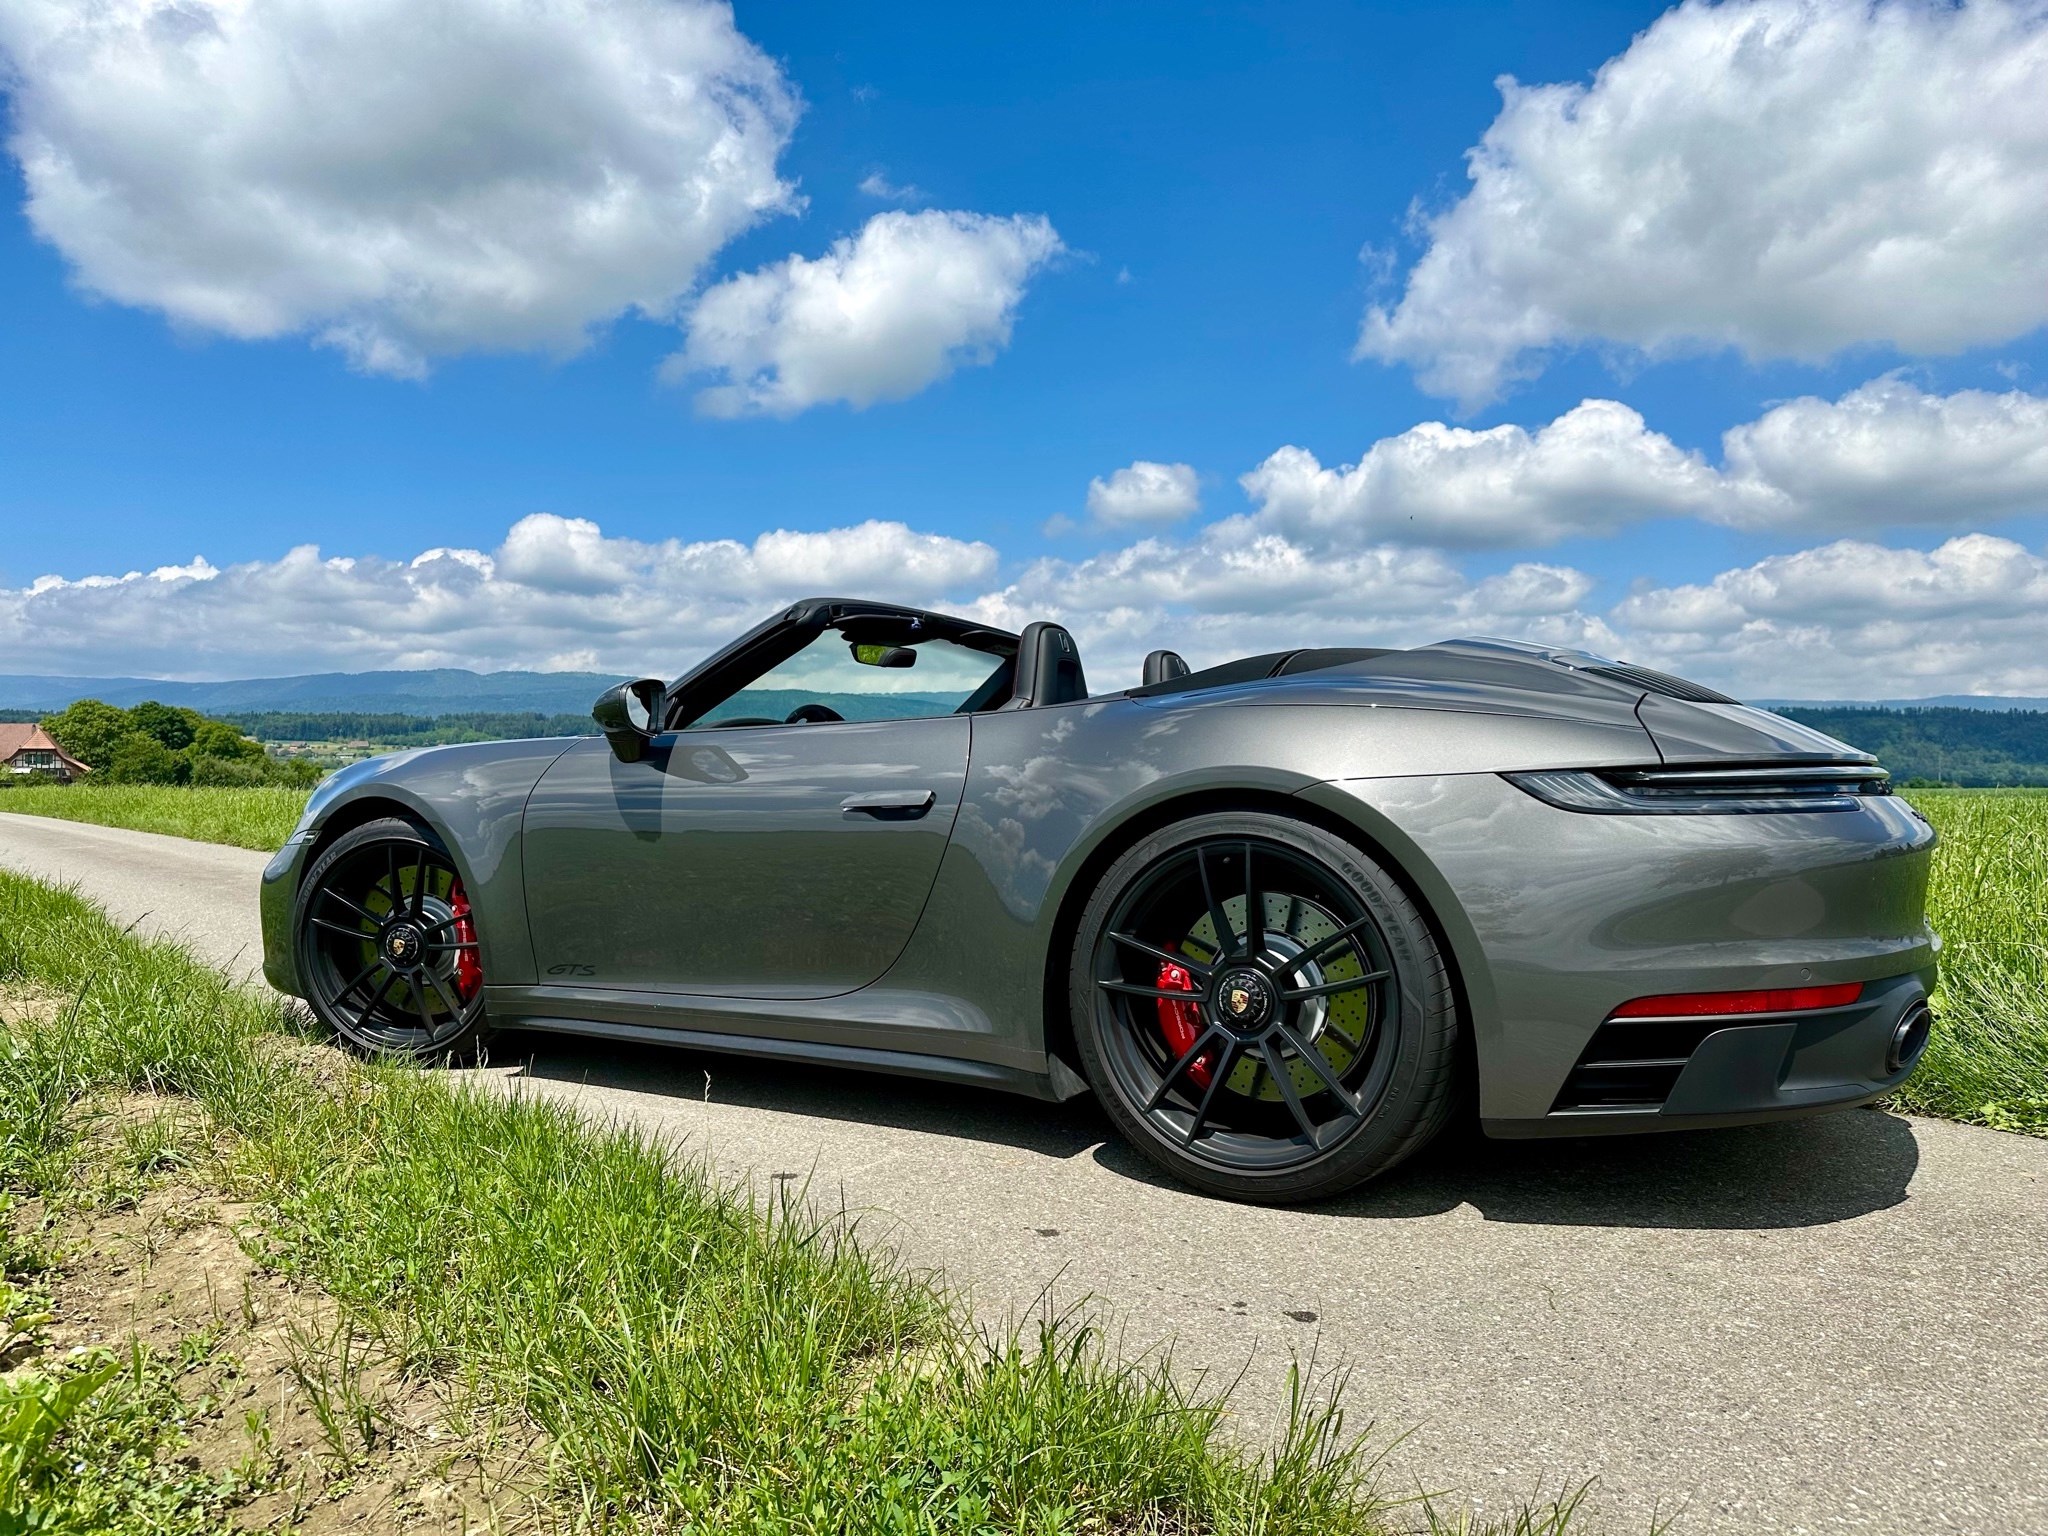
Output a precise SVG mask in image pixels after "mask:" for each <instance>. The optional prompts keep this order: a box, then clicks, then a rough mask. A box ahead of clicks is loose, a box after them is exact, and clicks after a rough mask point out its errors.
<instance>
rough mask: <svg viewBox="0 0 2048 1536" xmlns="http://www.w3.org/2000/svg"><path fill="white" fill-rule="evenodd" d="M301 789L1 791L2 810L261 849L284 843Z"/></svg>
mask: <svg viewBox="0 0 2048 1536" xmlns="http://www.w3.org/2000/svg"><path fill="white" fill-rule="evenodd" d="M309 793H310V791H308V790H304V789H283V788H277V787H268V788H262V789H188V788H186V787H184V786H182V785H175V784H110V785H105V786H101V785H97V784H93V785H87V784H23V785H18V786H16V787H14V788H12V789H5V790H0V811H20V812H22V813H24V814H25V815H30V816H57V817H61V818H63V819H64V820H66V821H90V822H95V823H97V824H98V825H100V826H103V827H133V828H135V829H136V830H137V831H139V832H164V833H168V834H169V835H170V836H172V837H189V838H192V839H194V840H195V841H198V842H202V843H227V844H229V845H230V846H232V847H236V848H256V849H260V850H262V851H263V852H265V853H268V852H270V851H271V850H272V849H275V848H278V847H280V846H282V845H283V843H284V840H285V839H286V838H287V837H290V836H291V833H292V828H293V827H294V826H296V825H298V820H299V813H300V812H302V811H303V810H305V808H306V796H307V795H308V794H309Z"/></svg>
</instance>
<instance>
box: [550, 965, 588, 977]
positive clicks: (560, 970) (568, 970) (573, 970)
mask: <svg viewBox="0 0 2048 1536" xmlns="http://www.w3.org/2000/svg"><path fill="white" fill-rule="evenodd" d="M548 974H549V975H550V976H595V975H596V974H597V967H596V966H594V965H551V966H549V967H548Z"/></svg>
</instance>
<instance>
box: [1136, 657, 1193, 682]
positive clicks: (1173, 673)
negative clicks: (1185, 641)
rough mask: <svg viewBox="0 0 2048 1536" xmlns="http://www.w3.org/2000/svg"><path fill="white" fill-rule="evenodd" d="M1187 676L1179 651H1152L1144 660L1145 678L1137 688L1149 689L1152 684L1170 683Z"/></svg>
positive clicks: (1186, 669) (1185, 666)
mask: <svg viewBox="0 0 2048 1536" xmlns="http://www.w3.org/2000/svg"><path fill="white" fill-rule="evenodd" d="M1187 675H1188V664H1187V663H1186V662H1185V661H1182V660H1181V657H1180V652H1179V651H1154V652H1153V653H1152V654H1151V655H1150V656H1147V657H1146V658H1145V677H1144V681H1143V682H1141V683H1140V684H1139V686H1140V687H1141V688H1149V687H1151V686H1152V685H1153V684H1154V683H1170V682H1172V681H1173V680H1174V679H1175V678H1176V677H1186V676H1187Z"/></svg>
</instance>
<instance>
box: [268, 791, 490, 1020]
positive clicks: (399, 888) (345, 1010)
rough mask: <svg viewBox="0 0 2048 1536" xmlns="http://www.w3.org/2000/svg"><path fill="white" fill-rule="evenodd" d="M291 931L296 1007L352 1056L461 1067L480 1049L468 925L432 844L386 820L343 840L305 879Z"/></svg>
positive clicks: (479, 980) (450, 869) (444, 855)
mask: <svg viewBox="0 0 2048 1536" xmlns="http://www.w3.org/2000/svg"><path fill="white" fill-rule="evenodd" d="M295 925H296V932H297V935H298V962H299V980H300V983H301V985H302V986H303V988H304V991H305V995H306V1001H307V1002H308V1003H309V1004H310V1005H311V1006H312V1009H313V1012H314V1013H315V1014H317V1015H318V1016H319V1018H320V1021H321V1022H322V1023H323V1024H326V1025H327V1026H328V1027H329V1028H331V1029H332V1030H334V1032H335V1033H336V1034H337V1035H339V1036H340V1037H341V1038H342V1039H343V1040H344V1041H346V1042H347V1043H348V1044H350V1045H352V1046H354V1047H355V1048H356V1049H358V1050H360V1051H364V1052H367V1053H370V1054H374V1055H385V1056H413V1057H439V1056H449V1055H463V1054H467V1053H468V1052H469V1051H470V1050H471V1049H472V1048H473V1047H474V1046H475V1045H476V1043H477V1041H478V1040H479V1039H480V1038H481V1036H482V1033H483V1030H484V1023H485V1020H484V988H483V967H482V964H481V959H480V951H479V947H478V943H477V933H476V919H475V916H474V914H473V913H472V912H471V910H470V905H469V893H468V892H467V891H466V890H465V889H464V888H463V884H462V875H461V873H460V871H458V870H457V869H456V867H455V862H454V860H452V859H450V858H449V857H448V852H447V850H446V849H445V848H444V847H443V846H442V845H441V843H440V840H439V839H437V838H436V837H434V836H433V834H431V833H429V832H427V831H425V830H423V829H422V828H420V827H417V826H415V825H414V824H413V823H411V822H409V821H402V820H399V819H397V818H395V817H394V818H389V819H386V820H382V821H373V822H368V823H366V824H364V825H363V826H360V827H355V828H352V829H351V830H349V831H347V832H345V833H343V834H342V835H341V836H340V837H338V838H336V839H335V840H334V843H333V845H332V846H331V847H329V848H327V849H326V850H325V851H323V852H322V853H321V854H320V856H319V857H318V858H317V859H315V860H314V861H313V865H312V867H311V868H310V869H308V870H307V871H306V878H305V879H304V881H302V882H301V884H300V887H299V899H298V906H297V911H296V916H295Z"/></svg>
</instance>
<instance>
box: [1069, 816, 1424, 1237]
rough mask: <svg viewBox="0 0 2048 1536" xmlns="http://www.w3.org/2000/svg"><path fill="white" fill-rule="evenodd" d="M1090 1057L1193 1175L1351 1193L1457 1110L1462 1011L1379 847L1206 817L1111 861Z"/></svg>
mask: <svg viewBox="0 0 2048 1536" xmlns="http://www.w3.org/2000/svg"><path fill="white" fill-rule="evenodd" d="M1070 1001H1071V1005H1072V1008H1073V1018H1074V1034H1075V1041H1076V1045H1077V1046H1078V1048H1079V1051H1080V1056H1081V1061H1082V1065H1083V1069H1084V1070H1085V1071H1086V1073H1087V1075H1088V1079H1089V1082H1090V1084H1091V1085H1092V1086H1093V1087H1094V1089H1095V1091H1096V1093H1097V1094H1098V1096H1100V1098H1101V1099H1102V1101H1103V1103H1104V1104H1105V1105H1106V1106H1107V1108H1108V1110H1109V1113H1110V1116H1111V1118H1112V1119H1114V1120H1115V1122H1116V1123H1117V1126H1118V1127H1119V1129H1121V1130H1122V1131H1123V1133H1124V1135H1125V1136H1127V1137H1128V1138H1129V1139H1130V1141H1131V1142H1132V1143H1133V1145H1135V1146H1136V1147H1137V1148H1138V1149H1139V1150H1140V1151H1141V1152H1143V1153H1144V1154H1145V1156H1147V1157H1148V1158H1150V1159H1151V1160H1152V1161H1153V1162H1155V1163H1157V1164H1158V1165H1159V1166H1160V1167H1162V1168H1164V1169H1166V1170H1167V1171H1168V1172H1170V1173H1172V1174H1174V1175H1175V1176H1176V1177H1178V1178H1180V1179H1182V1180H1184V1181H1186V1182H1187V1183H1189V1184H1193V1185H1195V1186H1197V1187H1199V1188H1202V1189H1205V1190H1209V1191H1211V1192H1213V1193H1216V1194H1220V1195H1226V1196H1229V1197H1231V1198H1233V1199H1239V1200H1256V1201H1268V1202H1282V1201H1295V1200H1312V1199H1317V1198H1320V1197H1323V1196H1327V1195H1332V1194H1336V1193H1337V1192H1339V1191H1341V1190H1344V1189H1348V1188H1350V1187H1351V1186H1353V1185H1356V1184H1358V1183H1361V1182H1362V1181H1364V1180H1366V1179H1369V1178H1371V1177H1373V1176H1374V1175H1375V1174H1378V1173H1382V1172H1384V1171H1386V1170H1387V1169H1389V1168H1391V1167H1393V1166H1394V1164H1396V1163H1398V1162H1400V1161H1401V1160H1402V1159H1403V1158H1405V1157H1407V1156H1409V1155H1410V1154H1412V1153H1414V1152H1415V1151H1417V1150H1418V1149H1420V1148H1421V1147H1422V1146H1423V1145H1424V1144H1425V1143H1426V1142H1428V1141H1429V1139H1430V1138H1431V1137H1432V1136H1434V1135H1435V1134H1436V1133H1437V1132H1438V1131H1439V1130H1441V1129H1442V1128H1443V1126H1444V1124H1445V1122H1446V1120H1447V1119H1448V1118H1449V1115H1450V1112H1451V1106H1452V1103H1453V1098H1454V1094H1453V1090H1454V1087H1455V1082H1456V1076H1457V1071H1458V1014H1457V1007H1456V1003H1455V998H1454V994H1453V991H1452V988H1451V985H1450V979H1449V977H1448V975H1447V974H1446V971H1445V967H1444V962H1443V958H1442V956H1441V954H1440V953H1439V951H1438V948H1437V945H1436V942H1435V940H1434V938H1433V936H1432V935H1431V932H1430V929H1429V925H1428V924H1427V922H1425V921H1424V919H1423V916H1422V914H1421V912H1420V911H1419V910H1418V909H1417V908H1416V906H1415V904H1414V902H1412V901H1411V900H1410V899H1409V898H1408V895H1407V893H1406V892H1405V891H1403V890H1402V889H1401V887H1400V885H1399V884H1398V883H1397V882H1395V881H1394V880H1393V878H1392V877H1391V876H1389V875H1388V874H1387V872H1386V871H1385V870H1383V869H1382V868H1380V866H1379V865H1378V864H1376V863H1375V862H1374V861H1373V860H1371V859H1370V858H1368V857H1367V856H1366V855H1365V854H1363V853H1362V852H1360V851H1359V850H1358V849H1356V848H1354V847H1352V846H1351V845H1350V844H1349V843H1347V842H1345V841H1344V840H1342V839H1341V838H1338V837H1335V836H1332V835H1331V834H1330V833H1328V832H1325V831H1324V830H1322V829H1321V828H1319V827H1315V826H1311V825H1307V824H1305V823H1301V822H1296V821H1291V820H1289V819H1287V818H1285V817H1280V816H1271V815H1265V814H1260V813H1251V812H1245V813H1222V814H1215V815H1205V816H1198V817H1193V818H1190V819H1189V820H1187V821H1184V822H1181V823H1179V824H1177V825H1175V826H1171V827H1168V828H1165V829H1164V830H1162V831H1159V832H1156V833H1154V834H1152V835H1151V836H1150V837H1147V838H1145V839H1143V840H1142V841H1141V842H1139V843H1138V844H1137V845H1136V846H1135V847H1133V848H1131V849H1130V850H1129V851H1127V852H1126V853H1125V854H1124V855H1123V856H1122V857H1121V858H1119V859H1118V860H1117V861H1116V862H1115V863H1114V864H1112V865H1111V866H1110V868H1109V869H1108V871H1107V872H1106V873H1105V874H1104V876H1103V878H1102V881H1101V883H1100V885H1099V886H1098V887H1097V889H1096V891H1095V893H1094V895H1093V897H1092V898H1091V899H1090V901H1089V903H1088V906H1087V908H1086V910H1085V911H1084V912H1083V914H1082V918H1081V924H1080V930H1079V933H1078V936H1077V940H1076V944H1075V950H1074V958H1073V970H1072V991H1071V999H1070Z"/></svg>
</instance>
